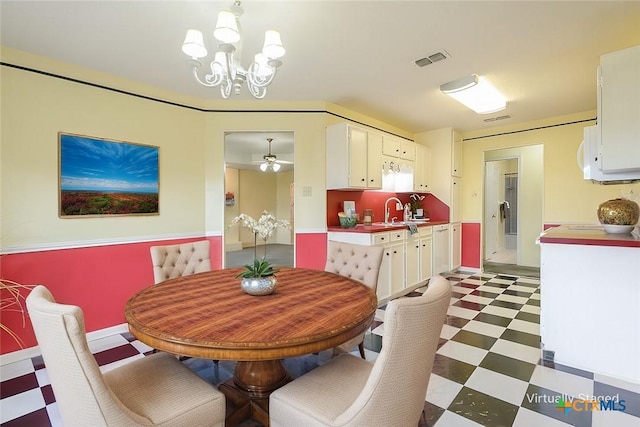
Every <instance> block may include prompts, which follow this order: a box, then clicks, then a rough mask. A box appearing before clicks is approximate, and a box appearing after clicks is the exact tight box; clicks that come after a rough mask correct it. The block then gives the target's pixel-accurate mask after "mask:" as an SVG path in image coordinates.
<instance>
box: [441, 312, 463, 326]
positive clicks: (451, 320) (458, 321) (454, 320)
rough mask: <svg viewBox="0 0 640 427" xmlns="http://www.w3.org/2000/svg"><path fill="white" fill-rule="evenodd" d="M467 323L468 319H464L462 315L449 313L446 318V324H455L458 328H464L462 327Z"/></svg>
mask: <svg viewBox="0 0 640 427" xmlns="http://www.w3.org/2000/svg"><path fill="white" fill-rule="evenodd" d="M467 323H469V320H468V319H463V318H462V317H456V316H451V315H449V314H448V315H447V317H446V318H445V320H444V324H445V325H449V326H455V327H456V328H460V329H462V327H463V326H464V325H466V324H467Z"/></svg>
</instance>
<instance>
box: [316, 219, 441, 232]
mask: <svg viewBox="0 0 640 427" xmlns="http://www.w3.org/2000/svg"><path fill="white" fill-rule="evenodd" d="M414 224H416V225H417V226H418V227H427V226H429V227H430V226H434V225H441V224H449V221H427V222H416V223H414ZM406 228H408V226H407V225H406V224H397V225H395V224H394V225H364V224H358V225H356V226H355V227H354V228H342V227H340V226H339V225H333V226H331V225H330V226H329V227H327V231H329V232H332V231H334V232H335V231H343V232H346V233H381V232H384V231H393V230H404V229H406Z"/></svg>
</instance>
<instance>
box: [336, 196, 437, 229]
mask: <svg viewBox="0 0 640 427" xmlns="http://www.w3.org/2000/svg"><path fill="white" fill-rule="evenodd" d="M411 194H414V193H387V192H383V191H341V190H328V191H327V225H328V226H339V225H340V221H339V220H338V212H342V210H343V208H342V202H343V201H345V200H353V201H355V202H356V213H359V214H360V217H361V218H362V216H363V215H362V211H363V210H364V209H373V221H374V222H382V221H384V202H385V201H386V200H387V199H388V198H389V197H397V198H398V199H400V201H401V202H402V203H403V204H404V203H408V202H409V201H410V199H409V197H410V196H411ZM421 195H423V196H425V199H424V200H423V201H422V206H423V209H427V210H428V212H429V216H430V218H431V220H432V221H449V207H448V206H447V205H445V204H444V203H442V202H441V201H440V199H438V198H437V197H436V196H434V195H433V194H430V193H428V194H421ZM394 207H395V205H394V204H393V203H389V209H390V216H391V217H394V216H396V217H398V220H399V221H402V211H395V210H394Z"/></svg>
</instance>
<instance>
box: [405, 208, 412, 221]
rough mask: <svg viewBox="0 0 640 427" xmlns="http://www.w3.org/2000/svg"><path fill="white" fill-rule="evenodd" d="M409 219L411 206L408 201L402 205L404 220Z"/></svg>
mask: <svg viewBox="0 0 640 427" xmlns="http://www.w3.org/2000/svg"><path fill="white" fill-rule="evenodd" d="M409 220H411V206H409V203H407V204H406V205H404V222H407V221H409Z"/></svg>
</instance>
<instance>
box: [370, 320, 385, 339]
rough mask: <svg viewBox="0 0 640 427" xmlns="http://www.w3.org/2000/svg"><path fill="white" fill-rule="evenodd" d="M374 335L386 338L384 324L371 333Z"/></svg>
mask: <svg viewBox="0 0 640 427" xmlns="http://www.w3.org/2000/svg"><path fill="white" fill-rule="evenodd" d="M371 333H372V334H374V335H378V336H381V337H382V336H384V323H383V324H382V325H380V326H378V327H376V328H375V329H373V330H372V331H371Z"/></svg>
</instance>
